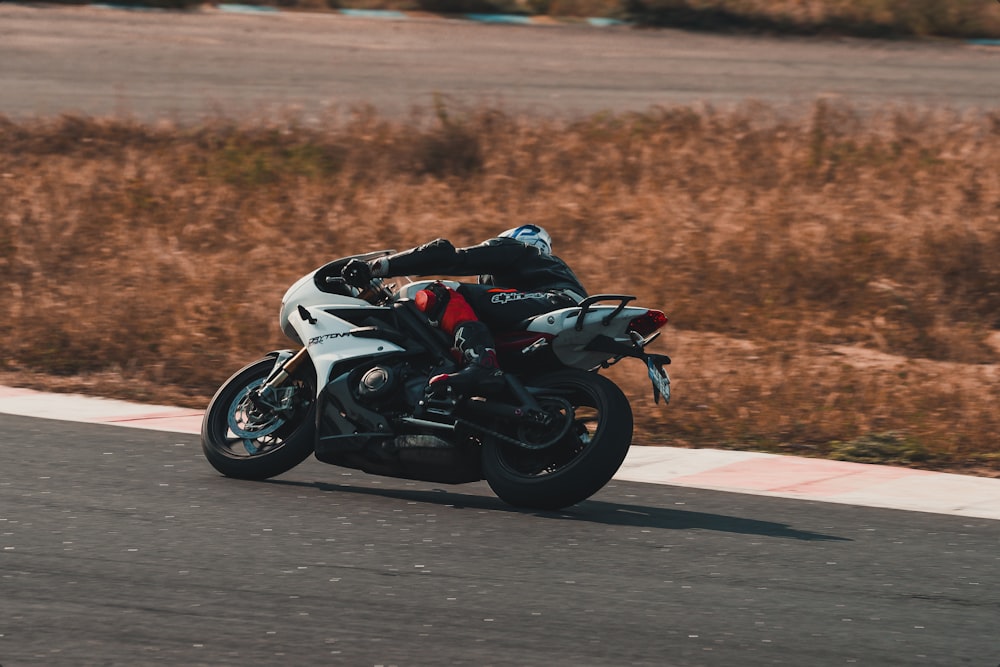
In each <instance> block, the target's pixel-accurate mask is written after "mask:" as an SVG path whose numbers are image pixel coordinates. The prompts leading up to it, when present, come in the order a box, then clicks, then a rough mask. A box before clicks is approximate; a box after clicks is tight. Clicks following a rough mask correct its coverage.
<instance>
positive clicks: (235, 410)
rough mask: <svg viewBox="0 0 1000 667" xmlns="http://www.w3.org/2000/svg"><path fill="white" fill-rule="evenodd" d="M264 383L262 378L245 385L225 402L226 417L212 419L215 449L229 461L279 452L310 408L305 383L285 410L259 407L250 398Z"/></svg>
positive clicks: (301, 384) (300, 386)
mask: <svg viewBox="0 0 1000 667" xmlns="http://www.w3.org/2000/svg"><path fill="white" fill-rule="evenodd" d="M263 384H264V378H263V377H258V378H255V379H253V380H250V381H249V382H247V383H246V384H244V385H243V386H242V387H241V388H240V389H239V390H238V391H236V392H235V394H234V395H233V397H232V399H231V400H229V401H228V403H226V405H227V408H226V413H225V415H218V417H216V419H214V420H213V424H212V430H213V431H214V433H215V437H214V438H213V439H212V440H213V441H214V442H215V443H216V444H215V447H216V449H218V450H219V451H220V453H221V454H223V455H225V456H226V457H228V458H233V459H252V458H257V457H262V456H266V455H268V454H271V453H273V452H274V451H275V450H277V449H280V448H281V447H283V446H284V445H285V443H286V442H287V439H288V438H289V437H290V436H291V435H292V434H293V433H294V432H295V430H296V428H297V424H298V422H299V421H300V419H301V416H302V415H303V414H305V413H306V412H307V411H308V410H309V408H310V403H311V401H310V398H309V397H310V391H311V390H310V387H309V386H308V383H305V382H303V383H300V384H298V385H297V386H296V393H295V402H294V404H293V406H292V407H291V408H289V409H288V410H287V411H284V412H279V411H276V410H267V409H260V408H258V407H257V406H256V405H255V404H254V403H253V401H252V400H251V396H252V395H253V392H254V391H255V390H257V389H258V388H259V387H260V386H261V385H263Z"/></svg>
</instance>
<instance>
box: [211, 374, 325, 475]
mask: <svg viewBox="0 0 1000 667" xmlns="http://www.w3.org/2000/svg"><path fill="white" fill-rule="evenodd" d="M273 367H274V358H273V357H267V358H265V359H260V360H258V361H255V362H253V363H252V364H250V365H249V366H246V367H244V368H243V369H241V370H239V371H238V372H237V373H236V374H235V375H233V376H232V377H231V378H229V379H228V380H226V382H225V384H223V385H222V387H220V388H219V391H218V392H216V394H215V396H214V397H213V398H212V401H211V403H209V405H208V410H206V412H205V418H204V420H203V421H202V425H201V448H202V451H203V452H204V453H205V458H207V459H208V462H209V463H211V464H212V467H213V468H215V469H216V470H218V471H219V472H220V473H222V474H223V475H225V476H226V477H235V478H238V479H253V480H261V479H268V478H269V477H274V476H275V475H280V474H281V473H284V472H287V471H289V470H291V469H292V468H294V467H295V466H297V465H298V464H300V463H302V462H303V461H304V460H305V459H306V458H307V457H308V456H309V455H310V454H311V453H312V451H313V446H314V442H315V433H316V425H315V414H316V406H315V397H316V391H315V384H316V382H315V378H314V376H315V371H313V369H312V365H311V364H308V365H307V368H305V367H304V368H303V369H302V370H300V371H298V372H297V373H296V374H295V376H293V377H292V378H290V379H289V380H287V381H286V383H285V386H290V387H294V388H295V393H294V396H293V401H292V408H291V409H290V410H288V411H286V412H284V413H276V412H262V411H256V410H255V409H254V408H253V406H252V404H250V403H249V401H248V400H247V395H248V392H249V391H250V390H251V389H253V388H254V387H256V386H259V385H260V384H262V383H263V381H264V380H265V379H266V378H267V376H268V374H269V373H270V372H271V369H272V368H273ZM234 428H235V429H238V431H239V432H237V431H234Z"/></svg>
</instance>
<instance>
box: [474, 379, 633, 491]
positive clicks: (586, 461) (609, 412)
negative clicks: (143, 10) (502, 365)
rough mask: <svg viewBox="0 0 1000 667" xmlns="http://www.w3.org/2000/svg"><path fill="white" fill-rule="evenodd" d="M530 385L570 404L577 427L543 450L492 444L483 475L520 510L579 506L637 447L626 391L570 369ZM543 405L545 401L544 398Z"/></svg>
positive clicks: (495, 441)
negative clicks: (633, 444)
mask: <svg viewBox="0 0 1000 667" xmlns="http://www.w3.org/2000/svg"><path fill="white" fill-rule="evenodd" d="M530 384H531V386H533V387H543V388H545V389H551V390H552V393H551V396H555V397H559V398H560V399H563V402H564V403H565V402H567V401H568V403H569V404H571V405H572V412H571V413H570V418H571V419H572V424H571V425H570V428H569V430H568V432H567V433H565V435H564V436H562V437H561V438H560V439H559V441H558V442H557V443H556V444H555V445H551V446H546V447H544V448H540V449H527V448H525V447H522V446H519V445H516V444H514V443H511V442H507V441H502V440H499V439H489V440H487V441H486V442H484V443H483V473H484V476H485V477H486V481H487V482H489V485H490V488H491V489H493V492H494V493H496V494H497V496H499V497H500V498H501V499H502V500H504V501H506V502H508V503H510V504H511V505H514V506H516V507H530V508H534V509H543V510H554V509H560V508H563V507H568V506H570V505H575V504H576V503H578V502H580V501H582V500H586V499H587V498H589V497H590V496H592V495H593V494H595V493H597V492H598V491H599V490H600V489H601V488H602V487H603V486H604V485H605V484H607V483H608V481H609V480H610V479H611V478H612V477H613V476H614V474H615V473H616V472H617V471H618V468H619V467H621V464H622V462H623V461H624V460H625V455H626V454H627V453H628V448H629V446H630V445H631V443H632V408H631V406H630V405H629V403H628V399H627V398H626V397H625V395H624V394H623V393H622V391H621V389H619V388H618V387H617V386H616V385H615V384H614V383H613V382H612V381H611V380H609V379H607V378H605V377H603V376H600V375H598V374H597V373H588V372H585V371H581V370H565V371H559V372H557V373H553V374H551V375H548V376H545V377H543V378H541V379H540V380H539V381H533V382H531V383H530ZM539 400H540V401H542V402H544V395H543V396H540V397H539ZM511 436H515V434H511ZM523 437H524V434H523V433H522V434H521V439H523ZM514 439H518V438H517V437H515V438H514Z"/></svg>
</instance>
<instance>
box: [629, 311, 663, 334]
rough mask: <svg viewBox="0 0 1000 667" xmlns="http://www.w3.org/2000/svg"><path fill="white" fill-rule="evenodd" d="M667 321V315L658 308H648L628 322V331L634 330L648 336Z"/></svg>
mask: <svg viewBox="0 0 1000 667" xmlns="http://www.w3.org/2000/svg"><path fill="white" fill-rule="evenodd" d="M666 323H667V316H666V315H664V314H663V313H661V312H660V311H658V310H647V311H646V314H645V315H640V316H639V317H636V318H634V319H633V320H632V321H631V322H629V323H628V329H627V331H634V332H636V333H637V334H639V335H640V336H643V337H645V336H648V335H649V334H651V333H653V332H654V331H656V330H657V329H659V328H660V327H662V326H663V325H664V324H666Z"/></svg>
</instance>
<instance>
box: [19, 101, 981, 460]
mask: <svg viewBox="0 0 1000 667" xmlns="http://www.w3.org/2000/svg"><path fill="white" fill-rule="evenodd" d="M997 173H1000V115H998V114H997V113H996V112H992V113H967V114H959V113H956V112H950V111H942V110H930V109H897V108H886V109H882V110H881V111H878V112H875V113H866V114H861V113H859V112H857V111H856V110H854V109H852V108H849V107H846V106H841V105H837V104H832V103H828V102H825V101H820V102H817V103H816V104H815V105H814V106H813V107H812V108H811V109H809V110H807V111H806V112H805V113H802V114H801V115H786V114H781V113H778V112H777V111H776V110H775V109H773V108H770V107H767V106H762V105H755V104H748V105H746V106H744V107H743V108H741V109H739V110H737V111H732V112H725V113H723V112H716V111H713V110H711V109H708V108H687V107H684V108H668V109H653V110H650V111H649V112H647V113H642V114H624V115H617V116H614V115H607V116H594V117H589V118H586V119H580V120H576V121H556V120H539V119H526V118H516V117H512V116H510V115H507V114H505V113H503V112H502V111H497V110H490V109H482V110H473V111H467V112H456V111H453V110H447V109H445V108H439V109H437V110H436V113H433V114H425V115H419V114H418V115H415V116H414V117H413V118H411V119H409V120H407V121H390V120H385V119H381V118H379V117H378V116H377V115H375V114H374V113H372V112H370V111H365V110H361V111H358V112H356V113H354V114H352V115H351V116H350V117H345V118H337V117H329V118H327V119H325V120H324V121H322V122H321V123H320V124H318V125H316V124H306V123H303V122H300V121H298V120H296V119H294V118H284V119H274V118H271V119H265V120H260V121H257V122H240V123H237V122H235V121H231V120H226V119H221V118H220V119H216V120H212V121H206V122H204V123H202V124H200V125H197V126H193V127H175V126H172V125H169V124H166V125H145V124H140V123H137V122H134V121H130V120H122V119H88V118H81V117H75V116H63V117H59V118H49V119H39V120H34V121H26V122H19V123H15V122H12V121H8V120H4V119H2V118H0V280H2V282H3V284H4V285H5V286H6V289H5V294H4V297H3V298H2V299H0V334H2V339H3V340H4V341H5V345H4V354H3V356H2V357H0V372H2V375H0V382H4V383H7V384H22V385H33V386H42V387H59V388H63V389H68V390H84V391H95V392H100V393H104V394H109V395H117V396H122V397H126V398H138V399H142V400H154V401H162V402H171V403H177V404H184V405H189V406H198V407H201V406H204V404H205V403H206V401H207V399H208V397H209V396H210V394H211V393H212V391H213V390H214V388H215V387H216V386H217V385H218V384H219V383H221V382H222V380H224V379H225V378H226V377H227V376H228V375H229V374H230V373H231V372H232V371H234V370H235V369H236V368H238V367H239V366H241V365H242V364H243V363H245V362H247V361H249V360H252V359H253V358H255V357H256V356H257V355H259V354H260V353H261V352H264V351H266V350H268V349H272V348H276V347H285V346H286V344H287V342H286V341H284V340H283V339H282V338H281V337H280V334H279V332H278V330H277V324H276V314H277V306H278V302H279V300H280V297H281V294H282V293H283V291H284V289H285V288H286V287H287V286H288V285H289V284H290V283H291V282H292V281H293V280H294V279H295V278H297V277H298V276H299V275H301V274H303V273H305V272H306V271H308V270H310V269H311V268H313V267H315V266H317V265H319V264H321V263H323V262H325V261H327V260H329V259H331V258H333V257H337V256H342V255H347V254H351V253H355V252H363V251H368V250H372V249H376V248H382V247H396V248H404V247H408V246H411V245H414V244H416V243H419V242H422V241H425V240H428V239H429V238H433V237H435V236H446V237H449V238H451V239H452V240H453V241H454V242H456V243H457V244H463V243H474V242H478V241H479V240H481V239H482V238H483V237H484V236H485V235H488V234H489V233H491V232H496V231H499V230H502V229H504V228H506V227H509V226H511V225H513V224H516V223H524V222H532V223H536V224H541V225H544V226H545V227H547V228H548V229H549V230H550V231H551V232H552V233H553V235H554V236H555V238H556V252H557V254H560V255H561V256H563V257H564V258H565V259H567V260H568V261H569V262H570V263H571V265H573V266H574V267H575V268H576V269H577V271H578V273H579V275H580V276H581V278H582V279H583V281H584V283H585V284H586V285H587V286H588V287H589V289H590V290H591V291H592V292H597V291H605V292H626V293H634V294H637V295H638V296H639V297H640V298H639V302H640V303H642V304H645V305H648V306H650V307H659V308H661V309H663V310H665V311H666V312H667V313H668V314H669V315H670V317H671V326H670V328H669V329H668V331H667V333H666V334H665V335H664V337H663V340H664V342H663V343H662V344H657V345H656V346H657V348H658V349H659V350H660V351H665V352H667V353H669V354H671V355H672V356H673V357H674V359H675V363H674V366H673V367H672V375H673V378H674V383H675V387H674V388H675V400H674V402H673V403H672V404H671V405H670V406H668V407H666V408H664V407H663V406H654V405H653V403H652V401H651V399H650V397H649V395H648V394H649V390H648V386H647V384H646V381H645V380H644V378H643V369H642V368H641V367H639V366H638V365H632V364H630V363H628V362H623V363H622V364H621V365H620V366H619V367H616V368H614V369H613V377H614V378H615V379H616V380H619V381H621V382H622V384H623V385H624V386H625V387H626V389H627V391H628V393H629V394H630V395H631V397H632V398H633V400H634V404H635V408H636V414H637V417H638V424H637V426H638V432H637V437H636V441H637V442H640V443H645V444H681V445H689V446H715V447H719V446H722V447H755V448H763V449H770V450H772V451H789V452H795V453H807V454H815V455H821V456H836V457H841V458H848V459H853V460H879V461H896V462H900V463H905V464H910V465H921V466H927V467H938V468H955V467H962V466H974V467H978V468H979V469H980V470H987V469H992V470H994V471H1000V447H998V445H997V442H996V435H995V434H996V433H997V432H998V430H1000V429H998V427H1000V411H998V410H996V407H995V406H996V404H997V401H998V399H1000V381H998V380H1000V378H998V375H997V373H998V370H997V369H998V361H1000V359H998V349H997V347H998V346H997V342H998V341H997V339H998V334H997V329H1000V179H998V178H997V176H996V175H997Z"/></svg>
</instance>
